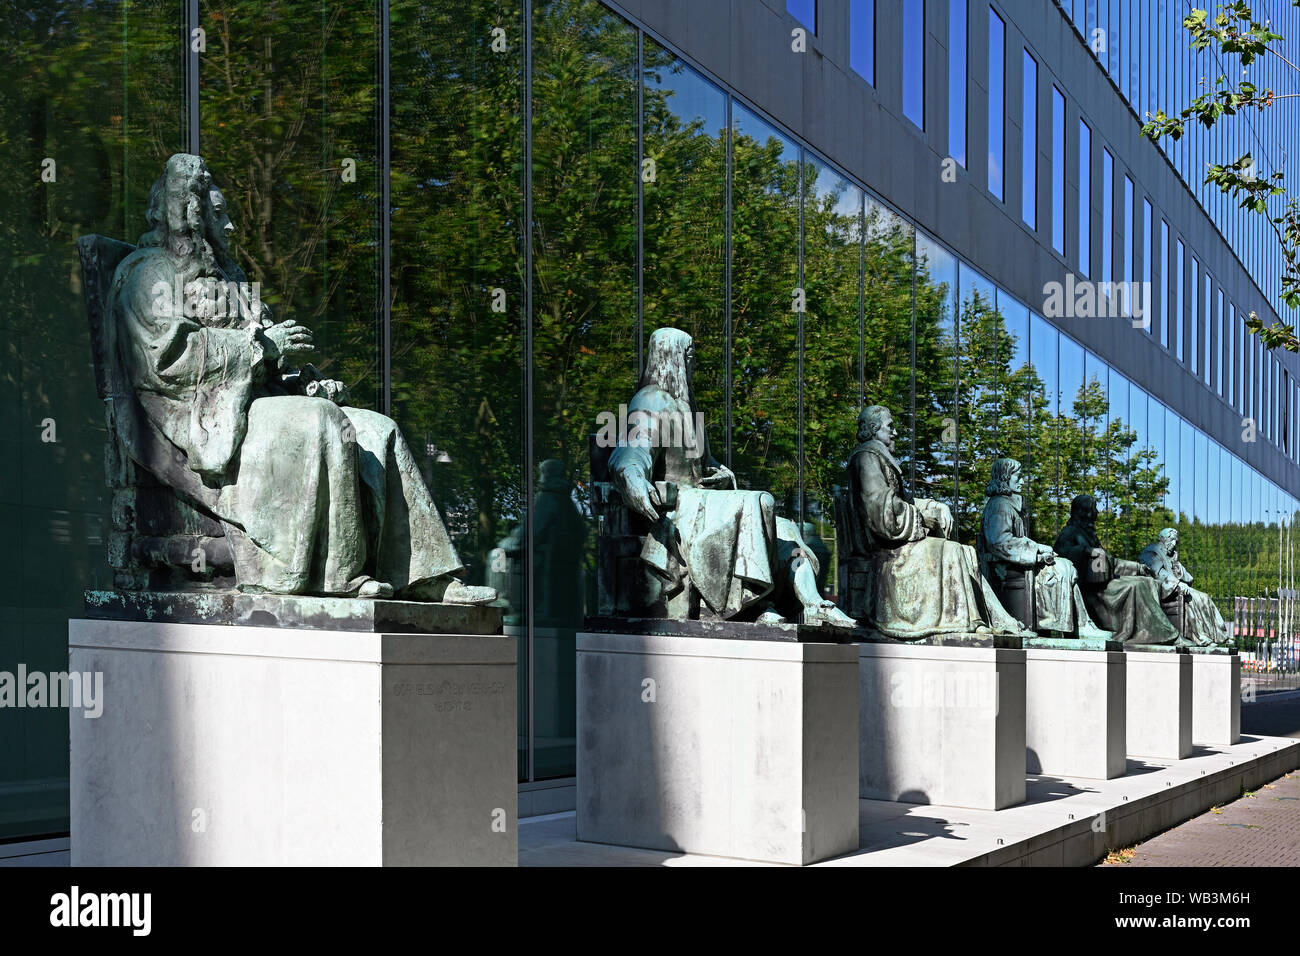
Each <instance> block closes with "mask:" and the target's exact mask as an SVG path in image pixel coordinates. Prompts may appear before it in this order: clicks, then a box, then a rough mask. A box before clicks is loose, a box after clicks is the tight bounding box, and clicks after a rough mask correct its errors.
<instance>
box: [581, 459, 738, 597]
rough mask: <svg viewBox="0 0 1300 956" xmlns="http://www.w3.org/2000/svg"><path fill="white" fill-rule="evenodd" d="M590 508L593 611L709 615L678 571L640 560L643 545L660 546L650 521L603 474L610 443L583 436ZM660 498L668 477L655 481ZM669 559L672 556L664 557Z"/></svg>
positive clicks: (672, 491)
mask: <svg viewBox="0 0 1300 956" xmlns="http://www.w3.org/2000/svg"><path fill="white" fill-rule="evenodd" d="M588 452H589V457H590V461H591V510H592V513H593V514H594V515H595V516H596V518H597V520H598V521H599V522H600V525H599V528H600V530H599V533H598V534H597V536H596V614H597V615H598V616H600V617H618V618H627V617H648V618H673V619H678V620H697V619H700V618H705V619H709V618H712V617H713V616H714V615H713V613H712V612H711V611H710V610H709V607H708V605H707V604H704V603H703V602H702V601H701V600H700V593H699V591H697V590H696V589H695V588H694V587H693V586H692V585H691V583H690V579H689V578H688V577H686V575H685V571H684V569H678V570H679V571H680V573H675V574H669V575H666V576H665V575H661V574H659V573H656V572H655V571H654V570H652V566H653V563H658V562H653V563H652V562H649V561H647V560H645V558H644V554H645V552H646V549H647V548H655V547H661V545H659V544H658V542H656V541H655V540H654V538H653V537H651V533H650V532H651V526H650V522H649V521H647V520H646V519H645V517H644V516H643V515H640V514H637V513H636V512H635V511H633V510H632V509H631V508H629V507H628V506H627V505H626V503H624V501H623V495H622V493H621V492H619V490H618V488H617V487H616V486H615V485H614V483H613V481H612V480H611V479H610V475H609V456H610V454H611V453H612V452H613V449H612V448H606V447H601V446H600V445H599V444H598V443H597V441H596V436H594V435H593V436H591V437H590V439H589V449H588ZM656 486H657V487H658V490H659V494H660V497H661V498H664V499H666V500H667V501H669V502H670V503H671V502H672V501H673V499H674V498H675V497H676V486H675V485H673V484H672V483H671V482H656ZM669 563H670V565H674V564H675V562H674V561H673V560H672V559H671V558H670V561H669Z"/></svg>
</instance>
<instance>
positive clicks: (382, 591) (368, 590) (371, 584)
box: [357, 578, 393, 601]
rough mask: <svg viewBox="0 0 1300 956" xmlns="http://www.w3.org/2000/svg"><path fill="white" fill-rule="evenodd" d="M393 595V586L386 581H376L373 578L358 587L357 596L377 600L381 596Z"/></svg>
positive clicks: (388, 596)
mask: <svg viewBox="0 0 1300 956" xmlns="http://www.w3.org/2000/svg"><path fill="white" fill-rule="evenodd" d="M392 596H393V586H392V585H391V584H388V583H386V582H384V581H376V580H375V579H374V578H371V579H370V580H369V581H367V582H366V583H365V584H363V585H361V587H359V588H357V597H359V598H368V599H370V600H372V601H373V600H376V599H379V598H390V597H392Z"/></svg>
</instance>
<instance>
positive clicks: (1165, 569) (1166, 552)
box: [1138, 528, 1231, 646]
mask: <svg viewBox="0 0 1300 956" xmlns="http://www.w3.org/2000/svg"><path fill="white" fill-rule="evenodd" d="M1138 557H1139V560H1140V561H1141V562H1142V563H1143V564H1144V565H1146V566H1147V567H1148V568H1149V569H1150V570H1151V573H1152V574H1154V575H1155V577H1156V583H1157V584H1158V585H1159V586H1160V601H1161V604H1162V606H1164V607H1165V609H1166V613H1169V608H1170V606H1171V605H1172V604H1173V603H1175V602H1176V601H1177V599H1178V598H1181V599H1182V600H1181V602H1178V603H1180V604H1181V611H1182V614H1183V622H1182V623H1183V625H1184V627H1183V629H1182V630H1183V634H1184V636H1185V637H1186V638H1187V639H1188V640H1190V641H1192V642H1193V643H1195V644H1199V645H1201V646H1205V645H1209V644H1226V643H1227V642H1228V641H1229V640H1231V634H1230V632H1229V629H1228V624H1227V622H1226V621H1224V619H1223V615H1221V614H1220V613H1219V609H1218V608H1217V607H1216V606H1215V604H1214V602H1213V601H1212V600H1210V596H1209V595H1208V594H1206V593H1205V592H1204V591H1198V590H1196V588H1194V587H1192V586H1191V583H1190V582H1191V581H1192V575H1191V573H1190V572H1189V571H1188V570H1187V568H1186V567H1184V566H1183V563H1182V562H1181V561H1180V560H1179V558H1178V529H1177V528H1165V529H1164V530H1163V531H1161V532H1160V535H1159V537H1157V539H1156V540H1155V541H1153V542H1152V543H1151V544H1149V545H1147V546H1146V547H1145V548H1143V549H1142V554H1141V555H1139V556H1138ZM1172 620H1173V618H1172V617H1171V621H1172ZM1174 623H1175V624H1177V622H1174Z"/></svg>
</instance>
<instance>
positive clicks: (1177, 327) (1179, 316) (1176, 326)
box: [1169, 239, 1187, 362]
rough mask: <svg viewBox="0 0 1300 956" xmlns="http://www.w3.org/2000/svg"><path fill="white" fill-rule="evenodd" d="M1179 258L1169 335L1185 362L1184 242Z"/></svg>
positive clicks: (1175, 268) (1181, 359) (1179, 248)
mask: <svg viewBox="0 0 1300 956" xmlns="http://www.w3.org/2000/svg"><path fill="white" fill-rule="evenodd" d="M1177 246H1178V257H1177V262H1176V263H1175V265H1174V288H1173V310H1172V311H1173V321H1172V322H1171V323H1170V324H1169V335H1170V337H1171V338H1173V340H1174V343H1175V346H1176V349H1177V352H1178V361H1180V362H1181V361H1183V342H1184V341H1185V340H1186V338H1187V336H1186V334H1185V333H1184V332H1183V240H1181V239H1179V240H1178V242H1177Z"/></svg>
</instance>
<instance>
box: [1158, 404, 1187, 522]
mask: <svg viewBox="0 0 1300 956" xmlns="http://www.w3.org/2000/svg"><path fill="white" fill-rule="evenodd" d="M1164 420H1165V442H1164V449H1163V451H1164V463H1165V477H1167V478H1168V479H1169V494H1168V496H1167V497H1166V498H1165V506H1166V507H1167V508H1169V510H1170V511H1172V512H1173V513H1174V514H1175V515H1177V514H1178V509H1179V508H1181V507H1182V502H1181V500H1180V497H1179V495H1180V494H1181V492H1182V486H1183V470H1182V466H1181V465H1180V464H1179V460H1180V454H1179V448H1180V446H1181V436H1182V420H1181V419H1180V418H1179V417H1178V416H1177V415H1175V414H1174V413H1173V412H1171V411H1170V410H1169V409H1167V408H1166V409H1165V414H1164Z"/></svg>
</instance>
